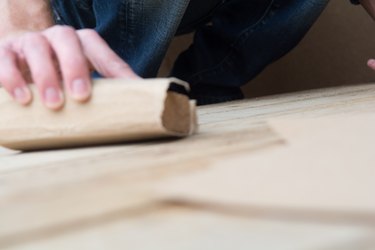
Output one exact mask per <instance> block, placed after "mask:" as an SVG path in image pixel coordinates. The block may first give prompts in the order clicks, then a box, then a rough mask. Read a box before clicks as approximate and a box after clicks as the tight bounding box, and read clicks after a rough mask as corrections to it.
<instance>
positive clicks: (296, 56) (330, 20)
mask: <svg viewBox="0 0 375 250" xmlns="http://www.w3.org/2000/svg"><path fill="white" fill-rule="evenodd" d="M191 38H192V36H191V35H185V36H181V37H177V38H176V39H175V40H174V41H173V43H172V44H171V47H170V49H169V51H168V54H167V57H166V58H165V60H164V63H163V65H162V67H161V69H160V75H161V76H166V75H168V72H169V69H170V68H171V66H172V65H173V62H174V60H175V58H176V56H177V55H178V54H179V53H180V52H181V51H182V50H184V49H186V48H187V47H188V46H189V44H190V42H191ZM370 57H375V22H374V21H373V20H372V19H371V18H370V16H369V15H368V14H367V13H366V12H365V10H364V9H363V8H362V7H360V6H353V5H351V4H350V3H349V1H347V0H344V1H343V0H331V1H330V3H329V5H328V7H327V8H326V10H325V11H324V12H323V14H322V16H321V17H320V18H319V20H318V21H317V22H316V24H315V25H314V26H313V28H312V29H311V30H310V32H309V33H308V34H307V36H306V37H305V38H304V39H303V41H302V42H301V43H300V44H299V45H298V46H297V48H296V49H294V50H293V51H292V52H291V53H289V54H288V55H287V56H285V57H284V58H282V59H281V60H279V61H277V62H275V63H273V64H272V65H270V66H269V67H268V68H267V69H266V70H264V71H263V73H262V74H260V75H259V76H258V77H257V78H256V79H254V80H253V81H251V82H249V83H248V84H247V85H246V86H245V87H244V88H243V90H244V92H245V95H246V96H247V97H258V96H263V95H270V94H276V93H285V92H293V91H299V90H305V89H314V88H321V87H327V86H337V85H352V84H359V83H367V82H375V72H373V71H371V70H370V69H368V68H367V66H366V62H367V59H368V58H370Z"/></svg>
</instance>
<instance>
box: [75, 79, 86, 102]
mask: <svg viewBox="0 0 375 250" xmlns="http://www.w3.org/2000/svg"><path fill="white" fill-rule="evenodd" d="M89 88H90V85H89V83H88V82H86V81H85V80H83V79H77V80H74V81H73V82H72V92H73V95H74V97H75V98H77V99H80V100H82V99H86V98H87V97H88V96H89V95H90V91H89Z"/></svg>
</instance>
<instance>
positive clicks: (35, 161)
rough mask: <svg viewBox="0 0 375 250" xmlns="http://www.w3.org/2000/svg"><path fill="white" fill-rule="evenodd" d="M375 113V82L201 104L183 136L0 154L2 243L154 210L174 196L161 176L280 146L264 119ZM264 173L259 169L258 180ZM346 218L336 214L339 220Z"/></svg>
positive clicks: (174, 175)
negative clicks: (195, 123)
mask: <svg viewBox="0 0 375 250" xmlns="http://www.w3.org/2000/svg"><path fill="white" fill-rule="evenodd" d="M374 111H375V85H373V84H367V85H361V86H353V87H342V88H333V89H325V90H315V91H307V92H301V93H293V94H288V95H279V96H272V97H265V98H260V99H254V100H247V101H241V102H232V103H227V104H219V105H211V106H207V107H200V108H199V109H198V113H199V120H200V125H201V129H200V132H199V133H198V134H197V135H195V136H193V137H190V138H186V139H182V140H164V141H152V142H142V143H135V144H133V143H131V144H120V145H112V146H104V147H92V148H83V149H75V150H57V151H45V152H33V153H26V154H13V153H9V152H8V153H3V154H2V155H0V246H4V247H5V246H11V245H14V244H15V242H18V241H20V242H23V241H22V239H25V242H24V243H22V244H21V243H20V244H19V245H17V244H16V245H14V246H19V247H22V246H23V247H25V248H26V249H27V248H28V246H30V249H32V248H33V247H34V248H36V249H39V248H38V243H32V244H31V243H30V242H34V241H35V242H36V240H37V239H39V238H40V237H42V238H43V239H47V238H48V237H49V234H48V233H47V232H48V231H51V232H52V231H54V230H56V231H57V232H60V231H59V229H61V228H63V229H64V228H65V229H67V230H68V229H69V230H70V228H72V227H73V228H75V225H77V224H78V225H79V224H80V223H83V224H84V225H86V224H88V225H91V224H90V223H91V222H92V221H96V219H98V218H107V216H109V217H110V216H111V215H112V214H117V213H118V214H120V215H119V218H118V220H121V219H120V218H127V216H128V215H129V214H132V211H134V210H137V209H140V210H142V209H146V210H147V209H148V208H150V209H151V211H153V207H154V206H155V204H158V203H159V202H160V201H163V200H165V199H166V198H172V196H171V197H166V196H165V193H160V192H157V191H158V190H157V189H156V188H155V187H157V186H159V185H160V183H163V182H165V181H166V180H172V179H173V178H184V177H187V176H189V174H191V173H199V172H204V171H206V170H210V169H213V168H216V167H217V166H219V165H220V164H222V163H223V162H227V164H231V165H233V164H235V163H238V165H239V167H241V166H242V167H244V166H247V165H248V164H250V162H247V161H244V162H243V161H234V160H232V159H235V158H236V159H237V157H244V158H246V157H249V156H255V155H258V154H267V153H268V152H270V151H272V150H276V149H278V148H282V147H283V146H284V145H285V140H284V139H283V138H282V137H281V136H280V135H279V134H277V133H276V132H275V131H274V130H273V129H272V127H270V126H269V125H268V123H267V122H268V121H269V120H270V119H274V118H276V117H279V118H283V119H291V118H294V119H295V118H304V117H308V118H314V117H328V116H332V115H337V114H359V113H362V114H366V113H373V112H374ZM233 172H234V171H233ZM234 173H235V172H234ZM232 174H233V173H232ZM237 174H239V173H237ZM256 174H257V172H254V173H253V175H254V176H255V175H256ZM267 178H268V176H267V175H264V181H267V180H268V179H267ZM269 181H270V180H269ZM258 191H259V195H261V194H262V193H261V192H260V190H258ZM255 205H256V204H255ZM276 209H277V208H276ZM211 212H213V211H211ZM211 212H210V213H211ZM193 214H194V213H193ZM318 215H319V214H318ZM166 216H167V215H166ZM184 216H185V215H184ZM186 216H190V215H186ZM194 216H195V215H192V217H194ZM345 216H346V214H343V215H342V217H343V219H345ZM156 217H157V216H156ZM198 217H199V216H198ZM349 217H350V216H349ZM362 218H363V217H362V214H359V216H358V217H355V218H354V219H353V220H352V221H354V222H355V223H354V224H356V225H359V226H360V227H371V228H372V225H369V224H366V223H364V221H363V219H362ZM366 218H367V217H366ZM172 220H174V219H172ZM25 221H27V223H24V222H25ZM142 221H143V220H140V223H141V224H143V223H146V224H147V221H148V220H147V219H145V221H143V222H142ZM218 221H222V219H220V218H218ZM344 221H345V220H344ZM103 223H105V221H103ZM124 223H125V224H126V220H125V222H124ZM196 223H198V222H194V223H193V224H194V225H196ZM286 223H287V222H286ZM324 223H326V222H324ZM218 224H220V223H219V222H218ZM349 224H350V223H349ZM223 225H224V222H223ZM350 225H352V224H350ZM350 225H349V227H350ZM89 227H91V226H89ZM192 228H194V226H193V225H192ZM239 228H240V227H239ZM65 229H64V230H65ZM64 230H63V232H61V233H57V235H56V237H57V238H59V239H60V237H64V236H63V235H65V233H69V232H68V231H69V230H68V231H64ZM72 230H73V229H72ZM77 230H78V231H81V230H83V229H77ZM108 230H109V229H108ZM338 230H339V229H338ZM371 230H372V229H371ZM371 230H370V231H371ZM73 231H74V230H73ZM235 231H236V230H233V231H232V233H233V232H235ZM108 232H112V229H111V230H109V231H108ZM249 232H250V231H249ZM83 234H85V233H83ZM77 235H80V236H77V237H75V236H74V237H73V238H69V240H68V241H67V242H66V244H74V243H78V242H77V241H80V239H82V238H81V236H82V235H81V234H80V233H79V232H78V234H77ZM106 235H107V234H106ZM82 237H83V236H82ZM103 237H104V236H103ZM105 237H109V238H106V239H111V238H110V236H108V235H107V236H105ZM228 237H229V236H228ZM361 237H362V236H361ZM291 238H292V237H290V239H291ZM59 239H57V241H59ZM196 239H197V241H194V242H196V244H199V243H197V242H198V239H201V238H196ZM225 239H228V240H230V238H225ZM105 242H107V243H108V241H105ZM289 242H290V241H289ZM340 242H341V241H340ZM29 243H30V244H31V245H29ZM59 244H60V243H59ZM108 244H109V243H108ZM122 244H125V243H122ZM192 244H193V243H192ZM353 244H354V243H353ZM120 245H121V244H120ZM250 245H251V242H250V243H249V246H250ZM41 246H42V245H41ZM46 246H51V245H48V244H47V245H46ZM53 246H59V245H58V244H57V245H55V244H53ZM65 246H66V245H65ZM0 248H1V247H0ZM40 249H42V248H40ZM54 249H55V248H54ZM56 249H58V248H56ZM246 249H248V248H246ZM332 249H333V248H332Z"/></svg>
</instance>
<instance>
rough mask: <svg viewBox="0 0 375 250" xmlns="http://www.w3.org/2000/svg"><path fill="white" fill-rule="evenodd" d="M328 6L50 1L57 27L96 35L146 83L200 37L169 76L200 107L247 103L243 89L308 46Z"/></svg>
mask: <svg viewBox="0 0 375 250" xmlns="http://www.w3.org/2000/svg"><path fill="white" fill-rule="evenodd" d="M327 2H328V0H110V1H108V0H52V6H53V10H54V16H55V20H56V22H57V23H59V24H66V25H71V26H73V27H75V28H77V29H82V28H93V29H96V30H97V31H98V32H99V33H100V35H101V36H102V37H103V38H104V39H105V40H106V41H107V42H108V43H109V45H110V46H111V47H112V48H113V49H114V50H115V52H116V53H118V55H120V56H121V57H122V58H123V59H124V60H125V61H126V62H127V63H129V64H130V66H131V67H132V68H133V69H134V70H135V72H136V73H138V74H139V75H140V76H142V77H155V76H156V74H157V71H158V69H159V67H160V64H161V62H162V60H163V58H164V56H165V53H166V51H167V48H168V46H169V44H170V42H171V40H172V39H173V37H175V36H176V35H178V34H182V33H187V32H191V31H196V32H195V37H194V41H193V44H192V45H191V46H190V48H189V49H188V50H186V51H184V52H183V53H182V54H181V55H179V57H178V59H177V61H176V62H175V65H174V67H173V70H172V72H171V75H172V76H176V77H178V78H181V79H183V80H186V81H187V82H189V83H190V85H191V88H192V92H191V97H192V98H194V99H197V100H198V104H210V103H217V102H223V101H230V100H236V99H241V98H243V95H242V92H241V90H240V87H241V86H242V85H243V84H245V83H247V82H249V81H250V80H251V79H253V78H254V77H255V76H256V75H257V74H258V73H260V72H261V71H262V70H263V69H264V68H265V67H266V66H267V65H269V64H270V63H272V62H273V61H275V60H277V59H278V58H280V57H282V56H283V55H285V54H286V53H287V52H288V51H290V50H291V49H292V48H293V47H294V46H296V45H297V43H298V42H299V41H300V40H301V39H302V38H303V36H304V35H305V34H306V32H307V31H308V30H309V28H310V27H311V26H312V24H313V23H314V21H315V20H316V19H317V18H318V17H319V15H320V13H321V12H322V10H323V9H324V7H325V6H326V4H327Z"/></svg>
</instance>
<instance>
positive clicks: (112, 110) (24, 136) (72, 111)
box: [0, 79, 195, 150]
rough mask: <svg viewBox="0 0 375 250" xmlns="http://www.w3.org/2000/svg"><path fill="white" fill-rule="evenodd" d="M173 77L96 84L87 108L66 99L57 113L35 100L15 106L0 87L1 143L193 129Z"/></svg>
mask: <svg viewBox="0 0 375 250" xmlns="http://www.w3.org/2000/svg"><path fill="white" fill-rule="evenodd" d="M172 83H180V84H185V83H183V82H181V81H179V80H177V79H148V80H136V81H128V80H126V81H124V80H96V81H95V82H94V84H93V96H92V98H91V100H90V101H89V102H87V103H85V104H81V103H77V102H74V101H73V100H70V99H68V100H67V101H66V104H65V107H64V108H63V109H62V110H60V111H51V110H48V109H46V108H45V107H43V105H42V104H41V102H40V101H39V98H38V96H37V92H38V91H34V99H35V101H34V102H33V103H32V104H31V105H29V106H27V107H21V106H19V105H15V103H14V101H13V100H12V99H11V98H10V97H9V95H8V94H7V93H6V92H5V90H1V89H0V114H1V121H0V145H3V146H5V147H8V148H11V149H17V150H38V149H53V148H67V147H77V146H84V145H86V146H87V145H98V144H106V143H116V142H117V143H118V142H124V141H133V140H145V139H154V138H160V137H167V136H187V135H189V134H191V132H193V131H194V130H195V123H194V122H195V121H194V118H193V117H195V114H194V113H192V112H194V111H195V110H194V103H190V102H189V99H188V97H187V96H186V95H182V94H177V93H174V92H169V91H168V89H169V87H170V86H171V84H172Z"/></svg>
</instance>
